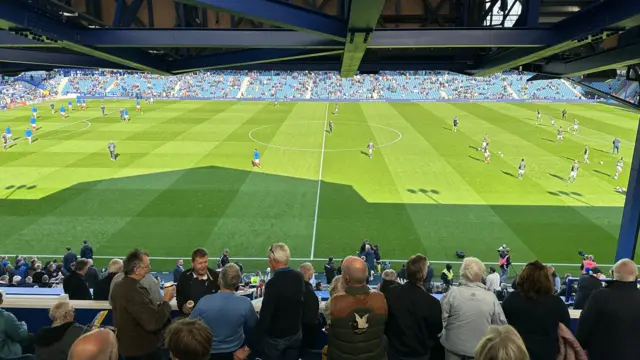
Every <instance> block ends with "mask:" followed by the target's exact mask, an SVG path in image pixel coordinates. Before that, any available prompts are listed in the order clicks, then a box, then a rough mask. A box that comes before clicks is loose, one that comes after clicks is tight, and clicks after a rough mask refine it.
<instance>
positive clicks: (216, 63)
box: [168, 49, 342, 74]
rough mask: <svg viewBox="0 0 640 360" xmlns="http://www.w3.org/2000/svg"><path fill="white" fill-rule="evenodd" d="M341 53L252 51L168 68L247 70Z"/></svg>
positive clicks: (179, 70) (174, 63) (202, 58)
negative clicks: (280, 62) (271, 63)
mask: <svg viewBox="0 0 640 360" xmlns="http://www.w3.org/2000/svg"><path fill="white" fill-rule="evenodd" d="M340 53H342V50H333V51H316V52H312V51H309V50H305V49H251V50H242V51H235V52H228V53H220V54H216V55H208V56H199V57H194V58H189V59H181V60H175V61H171V62H169V64H168V66H169V69H170V71H171V72H173V73H176V74H179V73H185V72H191V71H197V70H208V69H232V68H237V67H239V66H242V69H244V68H246V65H252V64H261V63H270V62H276V61H286V60H294V59H304V58H311V57H318V56H326V55H335V54H340Z"/></svg>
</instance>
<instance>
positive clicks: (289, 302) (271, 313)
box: [255, 267, 307, 339]
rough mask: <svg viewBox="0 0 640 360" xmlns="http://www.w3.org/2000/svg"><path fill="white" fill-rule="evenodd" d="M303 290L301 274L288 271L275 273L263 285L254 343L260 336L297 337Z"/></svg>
mask: <svg viewBox="0 0 640 360" xmlns="http://www.w3.org/2000/svg"><path fill="white" fill-rule="evenodd" d="M306 289H307V286H306V284H305V281H304V278H303V277H302V274H301V273H300V272H298V271H296V270H293V269H291V268H288V267H287V268H282V269H279V270H277V271H275V272H274V273H273V276H272V277H271V280H269V281H267V283H266V285H265V289H264V298H263V299H262V307H261V308H260V318H259V319H258V324H257V325H256V330H255V334H256V335H255V337H256V339H257V338H260V337H261V336H266V337H269V338H273V339H282V338H286V337H289V336H293V335H296V334H298V333H299V332H300V330H301V324H302V314H303V308H304V294H305V292H306Z"/></svg>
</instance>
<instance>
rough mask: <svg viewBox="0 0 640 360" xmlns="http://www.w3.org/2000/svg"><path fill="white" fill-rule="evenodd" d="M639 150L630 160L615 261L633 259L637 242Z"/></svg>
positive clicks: (638, 139)
mask: <svg viewBox="0 0 640 360" xmlns="http://www.w3.org/2000/svg"><path fill="white" fill-rule="evenodd" d="M636 149H640V128H638V131H637V133H636ZM639 169H640V151H634V153H633V160H632V161H631V172H630V174H629V184H628V185H627V197H626V199H625V201H624V211H623V212H622V224H621V225H620V235H619V236H618V247H617V249H616V259H615V260H616V261H618V260H620V259H624V258H628V259H633V258H634V256H635V253H636V245H637V244H638V230H639V225H640V176H638V175H640V174H638V170H639Z"/></svg>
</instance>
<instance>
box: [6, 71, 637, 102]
mask: <svg viewBox="0 0 640 360" xmlns="http://www.w3.org/2000/svg"><path fill="white" fill-rule="evenodd" d="M531 75H532V74H529V73H518V72H505V73H502V74H495V75H492V76H488V77H469V76H464V75H460V74H455V73H450V72H440V71H437V72H428V71H416V72H381V73H379V74H375V75H370V74H366V75H365V74H363V75H358V76H355V77H353V78H346V79H343V78H341V77H340V76H339V75H338V74H337V73H331V72H246V71H233V72H229V71H226V72H220V71H202V72H197V73H192V74H187V75H178V76H172V77H164V76H158V75H151V74H143V73H135V72H122V71H77V70H74V71H66V72H59V73H56V74H55V76H51V75H48V76H47V77H46V78H43V80H42V81H41V82H40V83H39V84H38V85H37V86H34V85H32V83H33V82H32V83H28V82H25V81H24V78H25V77H29V76H30V75H24V76H19V77H16V78H14V79H11V80H8V81H5V82H4V83H3V84H2V85H0V93H1V94H2V95H3V96H4V97H5V98H6V99H8V100H7V101H6V102H7V103H19V102H30V101H36V100H37V99H44V98H47V96H49V94H51V95H58V96H67V95H81V96H94V97H130V98H131V97H146V98H148V97H156V98H168V97H179V98H191V99H236V98H239V99H258V98H266V99H282V100H391V101H419V100H432V101H436V100H450V101H454V100H503V101H508V100H514V101H517V100H567V101H571V100H579V99H581V96H579V93H578V92H576V90H575V89H573V88H572V87H570V86H569V85H568V83H565V82H564V81H561V80H548V81H536V82H530V83H527V82H526V79H527V78H529V77H530V76H531ZM62 83H64V86H62V89H59V87H60V85H61V84H62ZM618 85H619V84H618ZM599 86H600V85H599ZM602 86H611V87H612V86H613V85H602ZM635 91H636V92H637V89H635ZM634 95H635V94H629V96H628V97H630V98H632V97H633V96H634Z"/></svg>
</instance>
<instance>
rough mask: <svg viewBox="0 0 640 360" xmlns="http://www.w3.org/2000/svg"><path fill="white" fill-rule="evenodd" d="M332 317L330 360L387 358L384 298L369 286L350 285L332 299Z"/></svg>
mask: <svg viewBox="0 0 640 360" xmlns="http://www.w3.org/2000/svg"><path fill="white" fill-rule="evenodd" d="M329 314H330V318H331V326H330V327H329V346H328V358H329V359H331V360H352V359H358V360H386V359H387V337H386V336H385V334H384V331H385V322H386V321H387V302H386V300H385V298H384V295H382V294H381V293H379V292H373V291H371V290H370V289H369V287H368V286H360V287H353V286H349V287H347V289H346V292H345V293H343V294H338V295H334V296H333V297H332V298H331V308H330V309H329ZM440 321H442V320H440Z"/></svg>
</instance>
